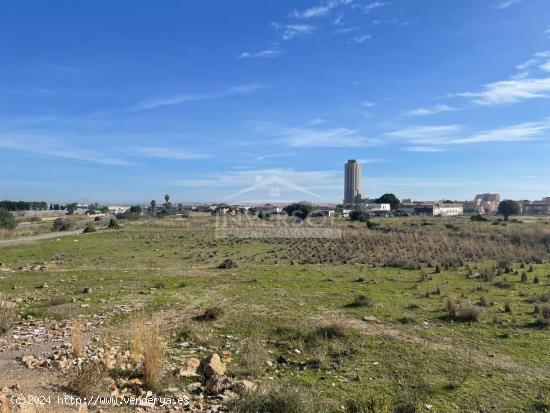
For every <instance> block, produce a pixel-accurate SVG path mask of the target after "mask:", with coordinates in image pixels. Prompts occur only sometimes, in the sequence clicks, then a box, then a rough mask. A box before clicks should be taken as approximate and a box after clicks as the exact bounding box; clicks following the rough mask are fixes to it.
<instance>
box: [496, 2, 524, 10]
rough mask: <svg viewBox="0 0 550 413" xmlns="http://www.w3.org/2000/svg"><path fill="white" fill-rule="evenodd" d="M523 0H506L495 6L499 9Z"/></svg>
mask: <svg viewBox="0 0 550 413" xmlns="http://www.w3.org/2000/svg"><path fill="white" fill-rule="evenodd" d="M522 1H523V0H506V1H503V2H501V3H498V4H497V5H496V6H495V7H496V8H497V9H499V10H503V9H507V8H508V7H510V6H513V5H514V4H518V3H521V2H522Z"/></svg>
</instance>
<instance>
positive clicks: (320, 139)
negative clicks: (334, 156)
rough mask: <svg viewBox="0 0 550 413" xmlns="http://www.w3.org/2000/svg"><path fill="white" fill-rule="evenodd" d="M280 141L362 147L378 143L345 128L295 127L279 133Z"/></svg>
mask: <svg viewBox="0 0 550 413" xmlns="http://www.w3.org/2000/svg"><path fill="white" fill-rule="evenodd" d="M279 135H280V136H281V138H280V139H279V142H280V143H283V144H285V145H287V146H290V147H295V148H304V147H327V148H330V147H362V146H372V145H375V144H378V143H379V141H378V140H377V139H372V138H367V137H365V136H363V135H361V134H360V133H359V132H358V131H356V130H352V129H347V128H333V129H314V128H304V127H295V128H288V129H285V130H283V131H282V132H280V133H279Z"/></svg>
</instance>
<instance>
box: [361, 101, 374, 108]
mask: <svg viewBox="0 0 550 413" xmlns="http://www.w3.org/2000/svg"><path fill="white" fill-rule="evenodd" d="M375 105H376V103H374V102H371V101H368V100H365V101H363V102H361V106H364V107H366V108H372V107H373V106H375Z"/></svg>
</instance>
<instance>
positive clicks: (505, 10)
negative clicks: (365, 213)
mask: <svg viewBox="0 0 550 413" xmlns="http://www.w3.org/2000/svg"><path fill="white" fill-rule="evenodd" d="M0 56H1V66H0V96H1V99H0V173H1V175H0V198H11V199H15V198H17V199H28V200H30V199H36V200H42V199H46V200H49V201H70V200H81V199H83V198H87V199H90V200H94V201H99V202H148V201H149V200H150V199H153V198H155V199H157V200H160V199H162V198H163V195H164V193H169V194H171V195H172V199H173V200H174V201H181V202H191V201H217V200H221V199H231V200H233V201H235V202H236V201H247V200H252V199H246V196H245V195H238V196H236V197H231V195H232V194H235V193H239V194H246V193H247V192H246V191H245V192H241V191H242V190H243V189H245V188H247V187H249V186H250V185H255V184H258V182H261V181H262V180H264V179H272V178H273V177H275V178H277V180H278V181H277V182H278V183H276V185H279V186H282V191H283V192H284V191H289V192H290V193H286V194H280V193H279V192H280V191H279V190H280V189H281V188H279V187H277V188H275V190H273V188H272V189H271V195H272V196H275V195H276V196H278V197H280V198H282V199H283V198H284V199H285V200H286V199H287V198H288V200H292V199H295V198H296V199H301V198H308V192H306V193H300V192H299V191H298V193H295V194H294V193H292V191H293V188H290V187H289V185H285V184H284V183H285V182H287V183H292V184H293V185H295V186H296V187H301V188H304V189H307V191H309V193H310V194H312V193H315V194H317V198H312V199H311V200H312V201H315V200H318V201H332V202H340V201H341V199H342V197H343V188H342V187H343V165H344V162H345V161H346V160H347V159H350V158H354V159H359V160H360V161H361V162H362V164H363V192H364V193H365V195H368V196H377V195H380V194H382V193H385V192H394V193H396V194H397V195H398V196H399V197H403V198H405V197H407V198H408V197H412V198H416V199H425V200H426V199H434V200H437V199H442V198H451V199H472V198H473V196H474V195H475V194H476V193H479V192H500V193H501V194H502V195H503V196H505V197H511V198H517V199H540V198H541V197H543V196H550V162H549V158H550V156H549V155H550V100H549V98H550V2H549V1H548V0H461V1H441V0H432V1H430V0H419V1H409V0H393V1H390V0H388V1H382V0H311V1H285V0H277V1H258V0H241V1H221V0H218V1H213V0H201V1H191V0H189V1H176V0H172V1H169V0H158V1H152V0H150V1H145V0H143V1H135V0H117V1H111V0H95V1H90V2H84V1H80V2H76V1H74V0H65V1H61V0H51V1H47V2H45V1H38V0H36V1H29V0H18V1H14V2H3V3H2V5H0ZM281 182H282V184H281ZM247 194H249V195H250V192H248V193H247ZM228 197H229V198H228Z"/></svg>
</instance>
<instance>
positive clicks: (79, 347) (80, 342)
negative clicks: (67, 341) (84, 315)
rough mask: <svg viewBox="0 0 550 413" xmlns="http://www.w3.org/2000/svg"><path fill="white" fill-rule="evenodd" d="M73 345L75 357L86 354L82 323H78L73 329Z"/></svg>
mask: <svg viewBox="0 0 550 413" xmlns="http://www.w3.org/2000/svg"><path fill="white" fill-rule="evenodd" d="M71 345H72V350H73V354H74V356H75V357H80V356H81V355H82V353H83V352H84V338H83V337H82V322H81V321H76V322H75V323H74V324H73V326H72V328H71Z"/></svg>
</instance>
